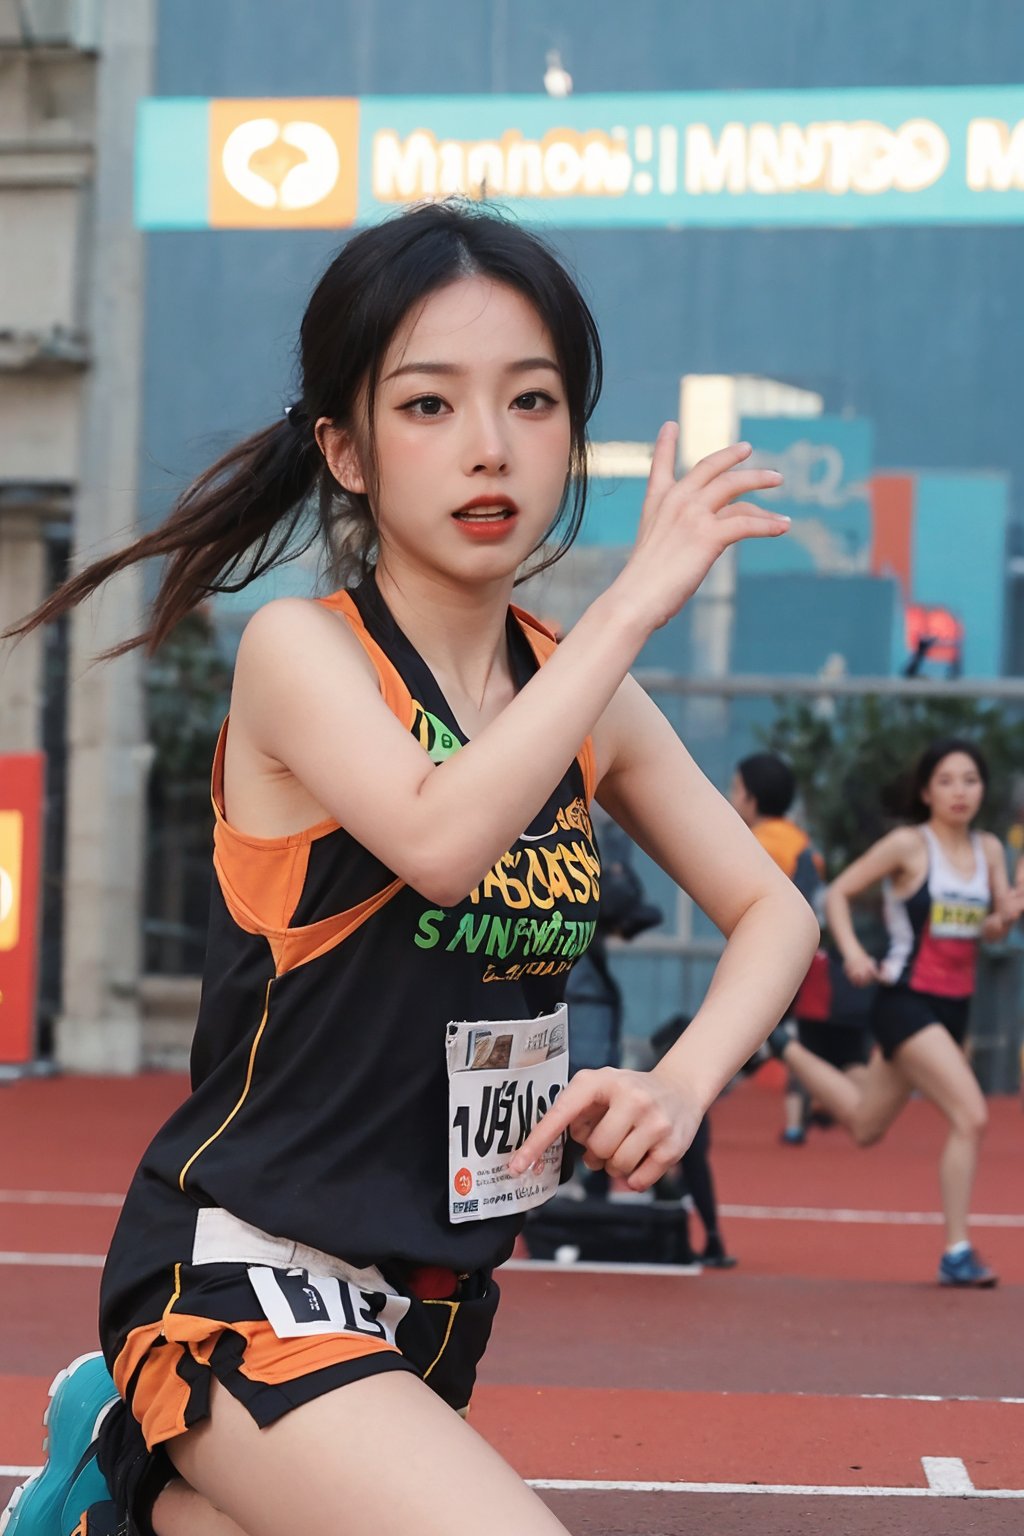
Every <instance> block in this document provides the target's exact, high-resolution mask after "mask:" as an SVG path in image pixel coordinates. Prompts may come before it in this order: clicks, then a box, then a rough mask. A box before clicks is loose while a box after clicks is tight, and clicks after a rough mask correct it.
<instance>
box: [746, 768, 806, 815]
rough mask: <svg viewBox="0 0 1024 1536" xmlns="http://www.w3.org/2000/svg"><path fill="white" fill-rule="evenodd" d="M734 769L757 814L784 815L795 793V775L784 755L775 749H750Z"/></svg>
mask: <svg viewBox="0 0 1024 1536" xmlns="http://www.w3.org/2000/svg"><path fill="white" fill-rule="evenodd" d="M736 772H737V773H738V774H739V776H740V778H741V779H742V780H743V784H744V788H745V789H746V791H747V794H748V795H750V796H752V798H753V799H754V801H755V803H756V805H757V810H758V814H759V815H761V816H785V814H786V812H787V811H788V810H789V808H790V806H791V805H792V804H793V797H794V795H795V794H796V778H795V776H794V773H793V770H792V768H791V767H790V766H789V764H788V763H787V762H786V761H785V759H784V758H781V757H779V756H778V755H777V754H776V753H775V752H752V753H751V754H750V756H749V757H745V758H744V759H743V760H742V762H740V763H737V765H736Z"/></svg>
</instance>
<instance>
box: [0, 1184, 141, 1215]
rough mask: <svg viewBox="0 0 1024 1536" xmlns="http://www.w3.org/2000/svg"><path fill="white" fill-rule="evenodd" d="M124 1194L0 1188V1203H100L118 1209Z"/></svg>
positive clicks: (122, 1201) (122, 1202)
mask: <svg viewBox="0 0 1024 1536" xmlns="http://www.w3.org/2000/svg"><path fill="white" fill-rule="evenodd" d="M123 1204H124V1195H104V1194H97V1193H95V1192H94V1191H90V1192H88V1193H83V1192H81V1191H76V1190H73V1189H72V1190H68V1189H0V1205H101V1206H104V1207H109V1208H110V1209H112V1210H120V1208H121V1206H122V1205H123Z"/></svg>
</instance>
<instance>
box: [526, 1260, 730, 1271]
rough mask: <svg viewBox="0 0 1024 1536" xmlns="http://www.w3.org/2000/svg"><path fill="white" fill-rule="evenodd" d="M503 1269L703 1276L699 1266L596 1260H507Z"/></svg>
mask: <svg viewBox="0 0 1024 1536" xmlns="http://www.w3.org/2000/svg"><path fill="white" fill-rule="evenodd" d="M501 1268H502V1269H503V1270H505V1269H521V1270H525V1271H526V1272H527V1273H530V1272H531V1271H539V1272H540V1273H541V1274H546V1275H702V1274H703V1273H704V1271H703V1269H702V1268H701V1266H700V1265H699V1264H613V1263H611V1262H610V1261H609V1262H607V1263H604V1262H601V1263H599V1262H598V1261H597V1260H596V1259H570V1260H568V1261H567V1262H565V1263H564V1264H563V1263H562V1262H560V1260H558V1259H507V1260H506V1261H505V1263H504V1264H502V1266H501Z"/></svg>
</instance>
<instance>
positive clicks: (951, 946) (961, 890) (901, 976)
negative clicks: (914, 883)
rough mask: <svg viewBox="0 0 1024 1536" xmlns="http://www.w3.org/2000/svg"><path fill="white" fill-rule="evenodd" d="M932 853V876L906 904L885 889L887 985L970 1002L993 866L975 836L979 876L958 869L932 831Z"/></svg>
mask: <svg viewBox="0 0 1024 1536" xmlns="http://www.w3.org/2000/svg"><path fill="white" fill-rule="evenodd" d="M921 832H922V833H923V834H924V840H925V843H926V844H927V847H928V874H927V876H926V877H925V880H924V882H923V884H921V885H920V886H919V887H918V889H917V890H916V891H915V892H914V893H913V895H911V896H907V897H906V898H904V899H903V900H900V899H898V898H897V897H895V896H894V895H893V893H892V887H891V885H890V883H889V882H888V881H886V882H885V884H884V885H883V895H884V903H885V923H886V927H887V929H888V931H889V951H888V953H887V955H886V957H885V959H884V960H883V961H882V980H883V981H884V982H886V983H887V984H888V985H890V986H896V985H900V986H905V987H909V988H910V989H911V991H913V992H930V993H932V994H933V995H934V996H937V997H970V995H971V993H972V992H973V991H974V976H975V970H976V967H977V959H978V941H979V939H980V938H981V925H982V923H983V922H984V921H985V918H986V917H987V916H988V913H989V911H990V910H991V907H992V891H991V886H990V884H989V877H988V864H987V862H986V860H985V851H984V849H983V847H982V843H981V838H980V837H979V836H978V834H977V833H976V832H975V833H972V834H971V847H972V849H973V850H974V871H973V873H972V874H971V875H969V876H965V875H962V874H960V872H959V871H958V870H956V869H954V868H953V865H952V864H951V863H950V861H949V858H948V857H947V855H946V854H945V853H944V851H943V848H942V845H941V843H940V842H939V840H938V838H937V837H936V836H935V833H934V832H933V831H932V830H931V828H930V827H922V828H921Z"/></svg>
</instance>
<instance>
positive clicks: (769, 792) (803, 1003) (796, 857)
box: [729, 752, 870, 1147]
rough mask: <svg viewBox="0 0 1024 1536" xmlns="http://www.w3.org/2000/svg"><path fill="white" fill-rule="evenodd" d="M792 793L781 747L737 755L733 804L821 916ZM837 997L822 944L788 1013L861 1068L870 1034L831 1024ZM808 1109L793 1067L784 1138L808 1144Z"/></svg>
mask: <svg viewBox="0 0 1024 1536" xmlns="http://www.w3.org/2000/svg"><path fill="white" fill-rule="evenodd" d="M795 796H796V779H795V777H794V775H793V770H792V768H791V767H790V765H789V764H788V763H787V762H786V760H785V758H782V757H779V756H778V754H777V753H775V752H753V753H751V755H750V756H749V757H745V758H744V759H743V760H742V762H740V763H737V765H736V770H735V772H734V774H733V778H732V784H731V786H730V789H729V799H730V801H731V802H732V805H733V808H734V809H735V810H736V811H738V812H739V815H740V816H741V817H742V819H743V821H744V822H746V824H747V826H748V827H749V828H750V830H751V831H752V832H753V834H754V836H755V837H756V838H757V840H758V842H759V843H760V844H761V846H762V847H763V848H764V849H765V850H766V851H767V852H768V853H770V854H771V856H772V858H773V859H774V860H775V862H776V864H778V866H779V868H780V869H781V870H782V871H783V873H784V874H787V875H788V876H789V878H790V879H791V880H792V882H793V884H794V885H795V886H796V888H797V890H798V891H799V892H800V894H801V895H802V896H803V898H804V900H805V901H806V902H807V903H808V904H809V906H810V907H811V910H812V911H813V912H814V915H815V917H817V918H818V920H819V922H820V921H821V919H822V916H823V907H824V900H825V880H824V872H825V865H824V861H823V859H822V857H821V854H820V853H818V851H817V850H816V849H815V848H814V847H813V846H812V844H811V840H810V838H809V836H808V835H807V833H806V832H805V831H804V829H803V828H802V827H799V826H797V824H796V822H795V821H791V820H790V819H789V817H788V814H787V813H788V812H789V810H790V807H791V806H792V804H793V800H794V798H795ZM833 1001H834V1000H833V987H832V983H831V980H830V977H829V956H828V954H827V953H826V951H825V950H824V949H819V950H818V952H817V954H816V955H815V957H814V960H813V961H812V962H811V969H810V970H809V972H808V974H807V976H806V977H805V979H804V981H803V983H802V984H801V987H800V990H799V992H798V993H797V995H796V997H795V998H794V1000H793V1002H792V1005H791V1006H790V1008H789V1010H788V1014H787V1016H788V1017H789V1018H791V1019H792V1020H793V1021H794V1022H795V1025H796V1030H797V1038H798V1039H799V1040H800V1041H801V1043H802V1044H803V1045H805V1046H806V1047H807V1049H808V1050H809V1051H813V1052H814V1053H815V1055H817V1056H821V1057H822V1058H823V1059H824V1060H825V1061H828V1062H831V1064H832V1065H833V1066H835V1067H838V1068H839V1069H840V1071H850V1072H853V1073H856V1072H857V1071H859V1070H860V1069H861V1068H862V1067H863V1066H864V1064H865V1063H866V1062H867V1059H868V1055H869V1052H870V1045H869V1042H868V1040H867V1035H866V1032H865V1030H864V1029H863V1028H862V1027H860V1026H859V1025H853V1026H847V1025H845V1024H841V1025H837V1024H834V1023H833V1022H832V1021H833ZM810 1109H811V1106H810V1098H809V1095H808V1094H807V1092H806V1091H805V1089H804V1088H803V1086H802V1084H801V1083H800V1081H799V1079H798V1078H797V1077H795V1076H794V1075H793V1073H790V1076H789V1081H788V1082H787V1084H786V1091H785V1097H784V1100H783V1127H782V1131H781V1132H780V1135H779V1139H780V1141H782V1143H783V1144H784V1145H786V1146H796V1147H799V1146H803V1144H804V1142H805V1141H806V1139H807V1132H806V1122H807V1119H808V1115H809V1113H810Z"/></svg>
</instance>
